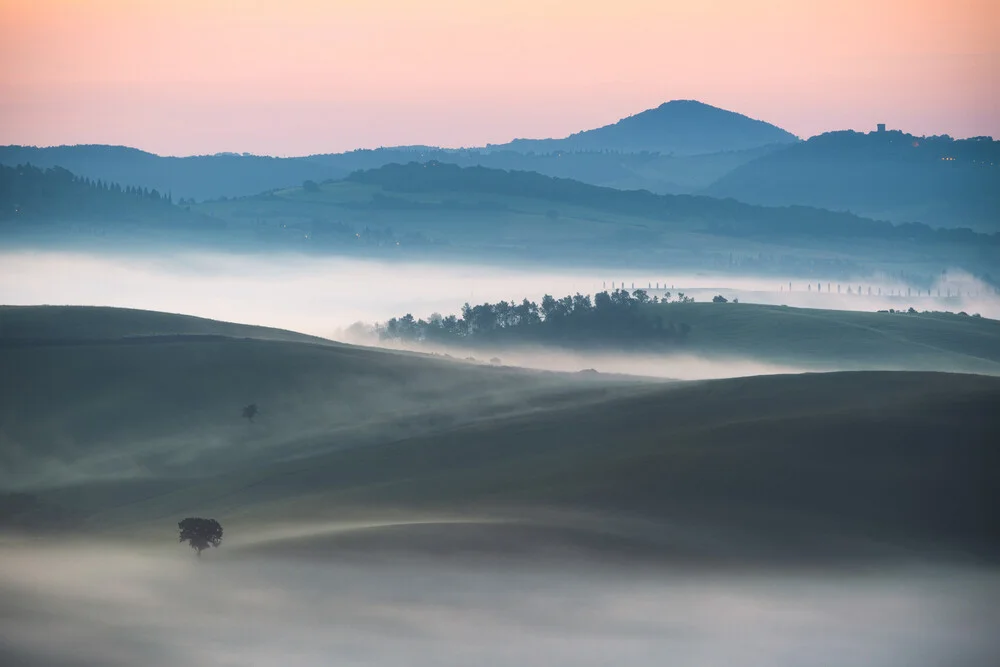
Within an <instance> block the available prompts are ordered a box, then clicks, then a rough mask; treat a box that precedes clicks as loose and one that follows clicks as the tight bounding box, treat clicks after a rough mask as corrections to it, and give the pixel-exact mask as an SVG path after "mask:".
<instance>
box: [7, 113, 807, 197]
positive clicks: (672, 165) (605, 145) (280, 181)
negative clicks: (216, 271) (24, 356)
mask: <svg viewBox="0 0 1000 667" xmlns="http://www.w3.org/2000/svg"><path fill="white" fill-rule="evenodd" d="M789 141H795V137H793V136H792V135H790V134H788V133H787V132H784V131H783V130H780V129H779V128H776V127H774V126H773V125H768V124H767V123H763V122H761V121H755V120H751V119H749V118H746V117H745V116H741V115H739V114H735V113H731V112H728V111H723V110H721V109H716V108H715V107H710V106H708V105H704V104H701V103H698V102H690V101H676V102H669V103H667V104H664V105H662V106H661V107H659V108H657V109H651V110H649V111H645V112H642V113H640V114H637V115H635V116H630V117H629V118H626V119H623V120H622V121H620V122H619V123H616V124H615V125H610V126H608V127H605V128H599V129H596V130H588V131H585V132H581V133H578V134H575V135H573V136H572V137H570V138H568V139H547V140H541V141H540V142H539V143H537V145H536V144H535V143H533V142H530V141H525V140H518V141H515V142H512V143H510V144H506V145H503V146H487V147H482V148H469V149H457V150H452V149H441V148H435V147H432V146H399V147H394V148H380V149H376V150H357V151H349V152H345V153H334V154H317V155H310V156H305V157H293V158H274V157H266V156H257V155H249V154H242V155H240V154H235V153H223V154H218V155H201V156H191V157H163V156H159V155H154V154H152V153H148V152H145V151H141V150H137V149H134V148H127V147H124V146H104V145H79V146H54V147H45V148H39V147H34V146H0V164H4V165H11V166H12V165H17V164H24V163H30V164H33V165H36V166H40V167H55V166H59V167H63V168H65V169H68V170H70V171H72V172H73V173H75V174H78V175H80V176H84V177H89V178H91V179H101V180H104V181H112V182H121V183H125V182H127V183H132V184H135V185H139V186H142V187H146V188H150V189H152V188H156V189H157V190H159V191H161V192H170V193H173V195H174V198H175V199H180V198H184V199H196V200H204V199H217V198H220V197H241V196H247V195H252V194H256V193H258V192H264V191H267V190H273V189H278V188H288V187H292V186H295V185H300V184H301V183H303V182H304V181H307V180H311V181H317V182H319V181H323V180H328V179H333V178H340V177H343V176H345V175H347V174H349V173H351V172H352V171H356V170H359V169H373V168H377V167H381V166H383V165H386V164H390V163H394V162H409V161H411V160H419V161H421V162H423V161H427V160H438V161H440V162H449V163H454V164H459V165H462V166H485V167H492V168H500V169H518V170H524V171H537V172H539V173H543V174H547V175H550V176H559V177H563V178H573V179H576V180H581V181H584V182H587V183H594V184H597V185H605V186H611V187H622V188H633V189H634V188H645V189H649V190H651V191H654V192H663V193H685V192H692V191H695V190H699V189H702V188H705V187H707V186H708V185H710V184H711V183H712V182H714V181H716V180H717V179H718V178H719V177H721V176H722V175H724V174H725V173H727V172H728V171H730V170H732V169H733V168H734V167H736V166H738V165H740V164H743V163H745V162H747V161H749V160H751V159H753V158H755V157H758V156H759V155H761V154H764V153H767V152H769V151H771V150H775V149H777V148H779V147H780V146H781V145H782V144H783V143H787V142H789ZM567 142H568V143H567ZM526 151H530V152H531V154H527V153H526ZM670 153H673V155H670Z"/></svg>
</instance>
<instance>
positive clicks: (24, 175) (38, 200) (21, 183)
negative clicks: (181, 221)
mask: <svg viewBox="0 0 1000 667" xmlns="http://www.w3.org/2000/svg"><path fill="white" fill-rule="evenodd" d="M173 213H178V214H179V213H180V209H178V208H176V207H175V206H173V197H172V196H171V195H170V193H161V192H159V191H157V190H156V189H152V190H150V189H148V188H141V187H138V186H130V185H126V186H122V185H120V184H118V183H112V182H109V181H104V180H100V179H96V180H91V179H90V178H87V177H81V176H76V175H75V174H73V173H72V172H70V171H68V170H66V169H63V168H62V167H52V168H49V169H40V168H38V167H34V166H32V165H30V164H25V165H18V166H16V167H4V166H0V219H8V220H18V219H20V220H46V219H86V218H95V217H101V218H112V219H128V218H132V217H136V216H140V215H141V216H148V215H151V214H155V215H157V216H158V217H159V216H163V215H164V214H168V215H169V214H173Z"/></svg>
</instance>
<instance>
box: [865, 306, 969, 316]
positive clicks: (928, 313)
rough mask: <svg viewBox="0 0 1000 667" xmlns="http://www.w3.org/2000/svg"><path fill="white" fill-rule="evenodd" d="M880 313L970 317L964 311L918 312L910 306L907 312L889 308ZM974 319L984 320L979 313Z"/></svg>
mask: <svg viewBox="0 0 1000 667" xmlns="http://www.w3.org/2000/svg"><path fill="white" fill-rule="evenodd" d="M878 312H880V313H888V314H890V315H953V316H958V317H969V314H968V313H967V312H965V311H964V310H962V311H959V312H957V313H953V312H952V311H950V310H917V309H916V308H914V307H913V306H910V307H909V308H907V309H906V310H903V309H902V308H899V309H896V308H889V309H888V310H880V311H878ZM972 317H976V318H980V319H982V317H983V316H982V315H980V314H979V313H973V314H972Z"/></svg>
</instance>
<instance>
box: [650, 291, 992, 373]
mask: <svg viewBox="0 0 1000 667" xmlns="http://www.w3.org/2000/svg"><path fill="white" fill-rule="evenodd" d="M650 308H651V309H652V312H656V313H662V314H663V316H664V317H665V318H668V319H669V320H672V321H677V322H685V323H687V324H689V325H691V333H690V334H689V337H688V339H687V341H686V342H685V347H687V348H688V349H690V350H691V351H694V352H704V353H708V354H718V355H727V354H728V355H732V356H737V357H741V356H744V355H747V356H750V357H751V358H754V359H760V360H768V361H775V362H788V363H795V364H802V365H806V366H809V367H814V368H822V367H827V368H829V367H831V366H833V367H840V368H846V369H861V368H869V369H872V368H878V369H886V370H891V369H905V370H950V371H958V372H968V373H992V374H1000V322H998V321H996V320H989V319H983V318H976V317H968V316H962V315H950V314H947V313H920V314H905V313H893V314H890V313H872V312H857V311H845V310H821V309H814V308H788V307H786V306H766V305H757V304H742V303H738V304H734V303H726V304H716V303H688V304H680V303H677V304H666V305H659V306H650Z"/></svg>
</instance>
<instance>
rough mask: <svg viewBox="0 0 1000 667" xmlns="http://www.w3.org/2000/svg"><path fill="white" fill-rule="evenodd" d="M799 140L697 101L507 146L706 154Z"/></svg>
mask: <svg viewBox="0 0 1000 667" xmlns="http://www.w3.org/2000/svg"><path fill="white" fill-rule="evenodd" d="M797 141H798V138H797V137H796V136H795V135H793V134H791V133H790V132H786V131H785V130H783V129H781V128H780V127H777V126H775V125H771V124H770V123H765V122H764V121H761V120H754V119H753V118H749V117H747V116H744V115H743V114H739V113H735V112H732V111H726V110H725V109H719V108H718V107H713V106H710V105H708V104H703V103H702V102H697V101H695V100H674V101H672V102H666V103H664V104H661V105H660V106H658V107H656V108H655V109H648V110H646V111H643V112H642V113H638V114H636V115H634V116H629V117H627V118H623V119H621V120H620V121H618V122H617V123H613V124H611V125H605V126H604V127H599V128H597V129H594V130H586V131H584V132H577V133H576V134H571V135H570V136H568V137H566V138H565V139H515V140H514V141H512V142H510V143H509V144H504V145H503V146H502V147H503V148H508V149H511V150H516V151H521V152H527V151H536V152H553V151H617V152H622V153H641V152H644V151H645V152H650V153H663V154H675V155H701V154H706V153H720V152H725V151H743V150H748V149H753V148H760V147H761V146H768V145H771V144H790V143H795V142H797Z"/></svg>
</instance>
